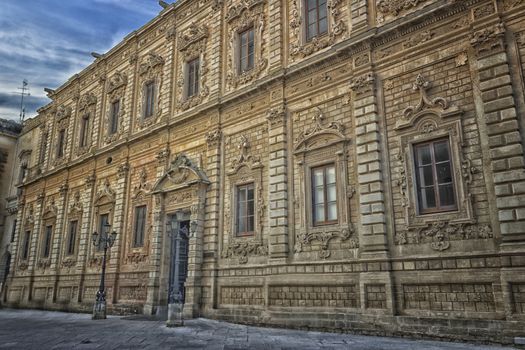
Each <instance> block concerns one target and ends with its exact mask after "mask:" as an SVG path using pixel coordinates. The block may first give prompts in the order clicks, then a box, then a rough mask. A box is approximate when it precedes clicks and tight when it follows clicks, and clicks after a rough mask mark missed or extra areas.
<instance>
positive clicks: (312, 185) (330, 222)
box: [310, 163, 339, 227]
mask: <svg viewBox="0 0 525 350" xmlns="http://www.w3.org/2000/svg"><path fill="white" fill-rule="evenodd" d="M329 168H333V169H334V173H335V182H334V183H333V185H334V187H335V191H336V193H335V198H336V200H335V205H336V216H337V217H336V219H335V220H327V218H328V204H329V203H328V201H327V199H328V196H327V193H328V191H327V188H328V186H327V182H326V178H327V176H326V170H327V169H329ZM319 169H322V170H323V196H324V200H325V201H324V203H323V207H324V217H325V220H324V221H316V214H315V208H316V206H317V204H316V201H315V187H316V186H315V183H314V173H315V171H316V170H319ZM337 182H338V181H337V166H336V164H335V163H326V164H322V165H316V166H313V167H311V168H310V193H311V197H310V204H311V212H312V226H313V227H318V226H326V225H335V224H338V223H339V198H338V195H337V186H338V183H337Z"/></svg>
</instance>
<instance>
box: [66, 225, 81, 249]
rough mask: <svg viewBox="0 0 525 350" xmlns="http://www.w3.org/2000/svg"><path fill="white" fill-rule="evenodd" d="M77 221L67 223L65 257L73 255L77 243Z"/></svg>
mask: <svg viewBox="0 0 525 350" xmlns="http://www.w3.org/2000/svg"><path fill="white" fill-rule="evenodd" d="M77 229H78V221H77V220H74V221H71V222H70V223H69V237H68V240H67V255H73V254H75V244H76V241H77Z"/></svg>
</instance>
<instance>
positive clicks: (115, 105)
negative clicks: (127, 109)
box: [108, 100, 120, 135]
mask: <svg viewBox="0 0 525 350" xmlns="http://www.w3.org/2000/svg"><path fill="white" fill-rule="evenodd" d="M110 108H111V113H110V117H109V125H108V126H109V130H108V131H109V135H113V134H115V133H116V132H117V131H118V114H119V111H120V100H116V101H113V102H111V107H110Z"/></svg>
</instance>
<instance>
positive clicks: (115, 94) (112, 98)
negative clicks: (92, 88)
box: [102, 71, 128, 144]
mask: <svg viewBox="0 0 525 350" xmlns="http://www.w3.org/2000/svg"><path fill="white" fill-rule="evenodd" d="M127 84H128V76H127V75H126V74H125V73H122V72H120V71H116V72H115V74H113V76H112V77H110V78H109V79H108V81H107V82H106V92H107V94H108V99H107V103H106V112H105V117H104V128H103V131H102V132H103V133H104V143H105V144H109V143H111V142H113V141H115V140H118V139H120V138H121V136H122V134H123V133H124V116H125V114H126V110H125V107H124V106H125V104H124V96H125V95H126V86H127ZM117 101H120V103H119V111H118V129H117V132H116V133H114V134H110V133H109V131H110V129H111V113H112V104H113V103H114V102H117Z"/></svg>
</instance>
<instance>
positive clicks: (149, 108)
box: [142, 80, 157, 119]
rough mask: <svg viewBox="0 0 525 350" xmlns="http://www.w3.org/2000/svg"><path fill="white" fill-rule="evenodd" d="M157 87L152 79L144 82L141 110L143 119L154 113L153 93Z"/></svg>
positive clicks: (154, 93)
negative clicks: (142, 106)
mask: <svg viewBox="0 0 525 350" xmlns="http://www.w3.org/2000/svg"><path fill="white" fill-rule="evenodd" d="M156 93H157V88H156V84H155V81H154V80H150V81H147V82H145V83H144V109H143V112H142V118H143V119H149V118H151V117H153V116H154V115H155V95H156Z"/></svg>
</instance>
